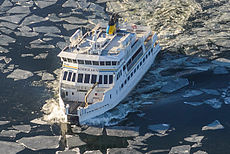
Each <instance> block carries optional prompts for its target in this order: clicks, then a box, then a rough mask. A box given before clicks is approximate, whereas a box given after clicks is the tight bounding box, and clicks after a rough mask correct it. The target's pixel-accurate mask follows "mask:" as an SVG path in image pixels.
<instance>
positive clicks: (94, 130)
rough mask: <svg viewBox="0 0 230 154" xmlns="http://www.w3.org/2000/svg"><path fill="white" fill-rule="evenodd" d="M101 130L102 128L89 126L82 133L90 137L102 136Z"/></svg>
mask: <svg viewBox="0 0 230 154" xmlns="http://www.w3.org/2000/svg"><path fill="white" fill-rule="evenodd" d="M102 131H103V128H102V127H91V126H89V127H88V128H87V129H86V130H85V131H83V133H86V134H90V135H102Z"/></svg>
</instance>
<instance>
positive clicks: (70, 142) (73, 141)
mask: <svg viewBox="0 0 230 154" xmlns="http://www.w3.org/2000/svg"><path fill="white" fill-rule="evenodd" d="M66 144H67V147H68V148H69V149H71V148H74V147H78V146H82V145H86V143H85V142H83V141H82V140H81V139H80V137H79V136H78V135H74V136H72V135H66Z"/></svg>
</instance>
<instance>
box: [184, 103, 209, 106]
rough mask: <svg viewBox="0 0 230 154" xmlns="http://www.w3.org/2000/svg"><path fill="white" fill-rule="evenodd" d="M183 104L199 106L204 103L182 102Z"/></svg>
mask: <svg viewBox="0 0 230 154" xmlns="http://www.w3.org/2000/svg"><path fill="white" fill-rule="evenodd" d="M184 104H188V105H192V106H200V105H202V104H204V103H201V102H184Z"/></svg>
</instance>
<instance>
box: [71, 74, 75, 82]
mask: <svg viewBox="0 0 230 154" xmlns="http://www.w3.org/2000/svg"><path fill="white" fill-rule="evenodd" d="M75 79H76V73H73V77H72V82H75Z"/></svg>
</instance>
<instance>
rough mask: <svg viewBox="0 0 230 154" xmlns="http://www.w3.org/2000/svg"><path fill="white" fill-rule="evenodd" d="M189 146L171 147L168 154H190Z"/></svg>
mask: <svg viewBox="0 0 230 154" xmlns="http://www.w3.org/2000/svg"><path fill="white" fill-rule="evenodd" d="M190 150H191V146H190V145H180V146H175V147H172V148H171V150H170V152H169V154H190Z"/></svg>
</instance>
